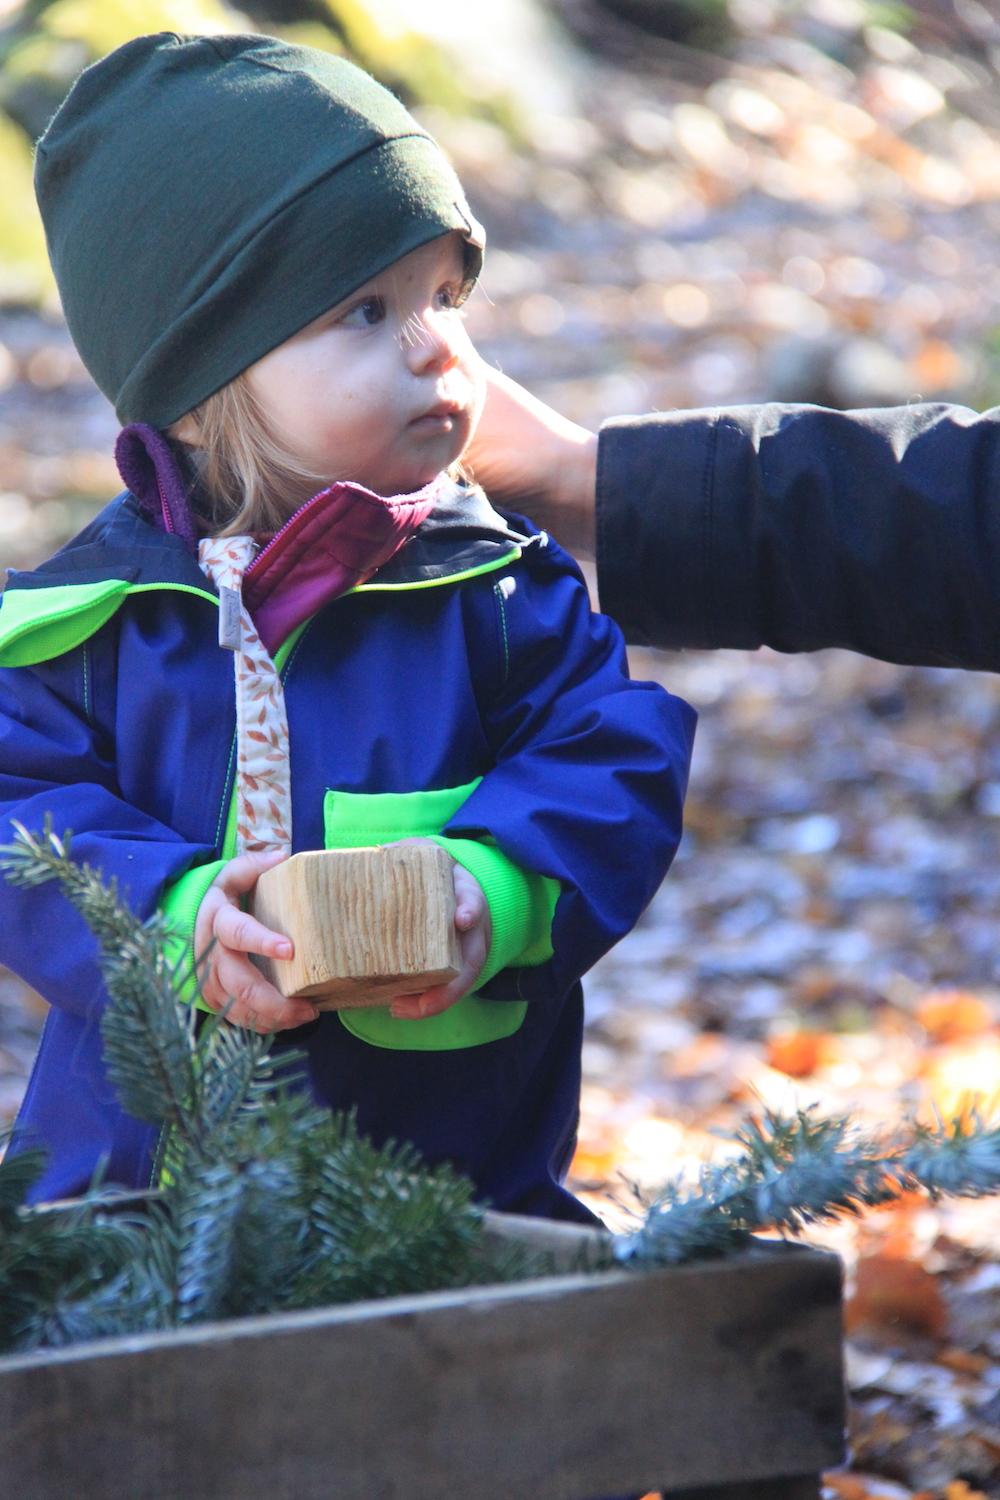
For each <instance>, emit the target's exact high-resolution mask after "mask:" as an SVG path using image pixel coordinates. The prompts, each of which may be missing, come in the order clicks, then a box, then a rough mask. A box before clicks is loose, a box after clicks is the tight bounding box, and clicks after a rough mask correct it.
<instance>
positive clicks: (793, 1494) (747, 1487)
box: [663, 1474, 821, 1500]
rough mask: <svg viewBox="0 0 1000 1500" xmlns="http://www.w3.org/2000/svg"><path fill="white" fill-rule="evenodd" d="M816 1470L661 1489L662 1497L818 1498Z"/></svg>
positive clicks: (681, 1499) (691, 1499) (705, 1499)
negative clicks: (788, 1476)
mask: <svg viewBox="0 0 1000 1500" xmlns="http://www.w3.org/2000/svg"><path fill="white" fill-rule="evenodd" d="M820 1492H821V1480H820V1476H819V1475H818V1474H804V1475H802V1476H801V1477H799V1478H796V1479H763V1480H761V1481H760V1482H759V1483H757V1484H712V1485H709V1487H708V1488H707V1489H697V1490H664V1492H663V1500H820Z"/></svg>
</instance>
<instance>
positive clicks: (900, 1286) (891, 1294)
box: [845, 1251, 948, 1338]
mask: <svg viewBox="0 0 1000 1500" xmlns="http://www.w3.org/2000/svg"><path fill="white" fill-rule="evenodd" d="M845 1320H846V1324H847V1327H848V1329H850V1330H854V1329H856V1328H859V1327H862V1326H872V1325H874V1326H875V1327H880V1328H888V1329H893V1328H898V1329H904V1330H906V1331H908V1332H911V1333H922V1334H929V1335H930V1336H931V1337H932V1338H943V1337H944V1334H945V1330H946V1328H947V1323H948V1313H947V1309H946V1307H945V1304H944V1299H943V1298H942V1296H941V1292H940V1290H939V1288H938V1283H937V1281H936V1280H935V1278H934V1277H933V1276H932V1275H931V1273H930V1272H929V1271H925V1270H924V1268H923V1266H921V1265H919V1264H918V1263H917V1262H916V1261H912V1260H906V1259H904V1258H903V1257H901V1256H896V1255H887V1254H885V1253H884V1252H882V1251H876V1253H875V1254H873V1255H865V1256H862V1257H861V1258H860V1259H859V1261H858V1264H857V1271H856V1275H855V1287H854V1293H853V1295H852V1296H851V1297H850V1298H849V1300H848V1303H847V1307H846V1310H845Z"/></svg>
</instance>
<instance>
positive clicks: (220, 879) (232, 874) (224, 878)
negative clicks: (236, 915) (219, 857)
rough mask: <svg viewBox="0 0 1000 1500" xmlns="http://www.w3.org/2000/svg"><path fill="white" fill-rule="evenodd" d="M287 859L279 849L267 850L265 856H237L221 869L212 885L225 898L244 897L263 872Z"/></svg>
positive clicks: (261, 854)
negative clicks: (223, 892)
mask: <svg viewBox="0 0 1000 1500" xmlns="http://www.w3.org/2000/svg"><path fill="white" fill-rule="evenodd" d="M287 858H288V855H287V854H285V853H284V852H283V851H282V850H280V849H272V850H269V851H268V852H267V853H266V854H263V853H256V854H238V855H237V856H236V858H235V859H231V860H230V861H229V863H228V864H227V865H224V866H223V867H222V869H221V870H220V871H219V873H218V875H216V877H215V880H214V882H213V884H214V885H217V886H218V887H219V888H220V890H223V891H225V893H226V895H227V896H245V895H246V893H247V891H252V890H253V888H254V886H255V885H256V884H257V881H258V880H259V879H260V877H261V875H263V873H264V871H265V870H270V869H272V868H273V867H274V866H275V865H280V864H281V862H282V860H283V859H287Z"/></svg>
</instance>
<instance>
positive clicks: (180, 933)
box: [160, 859, 228, 1010]
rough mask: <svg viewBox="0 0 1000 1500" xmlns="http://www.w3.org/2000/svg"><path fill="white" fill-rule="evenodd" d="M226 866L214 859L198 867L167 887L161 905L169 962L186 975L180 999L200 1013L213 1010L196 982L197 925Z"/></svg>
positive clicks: (224, 863) (181, 987)
mask: <svg viewBox="0 0 1000 1500" xmlns="http://www.w3.org/2000/svg"><path fill="white" fill-rule="evenodd" d="M227 863H228V861H227V860H224V859H214V860H212V862H211V864H207V865H195V866H194V868H193V869H191V870H187V871H186V872H185V873H184V874H183V875H181V876H180V878H179V879H178V880H175V881H174V882H173V884H172V885H168V886H167V887H166V889H165V890H164V892H163V897H162V899H161V901H160V914H161V916H163V917H165V918H166V921H167V923H168V925H169V927H170V929H171V931H170V933H169V935H168V937H167V941H166V944H165V949H166V954H167V958H168V960H169V961H170V963H172V964H176V965H177V966H178V968H179V970H180V972H181V973H182V974H184V975H185V978H184V981H183V983H182V984H181V985H180V987H179V989H178V991H177V997H178V999H180V1000H183V1001H184V1002H185V1003H186V1004H188V1005H190V1004H194V1005H196V1006H197V1007H198V1009H199V1010H210V1009H211V1007H210V1006H208V1005H206V1004H205V1002H204V1000H203V999H202V998H201V994H200V992H199V989H198V981H197V979H196V978H195V972H194V959H195V952H194V925H195V922H196V921H197V919H198V908H199V907H200V906H201V903H202V901H203V900H204V899H205V892H206V891H207V890H208V888H209V886H210V885H211V884H212V881H213V880H214V879H215V877H216V875H218V873H219V871H220V870H221V869H222V868H223V866H224V865H226V864H227Z"/></svg>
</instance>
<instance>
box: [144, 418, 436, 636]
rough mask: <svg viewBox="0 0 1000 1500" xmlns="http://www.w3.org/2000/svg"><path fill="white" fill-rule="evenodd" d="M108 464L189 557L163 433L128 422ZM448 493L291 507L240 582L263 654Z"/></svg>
mask: <svg viewBox="0 0 1000 1500" xmlns="http://www.w3.org/2000/svg"><path fill="white" fill-rule="evenodd" d="M115 458H116V460H117V463H118V469H119V472H120V474H121V476H122V478H123V479H124V481H125V483H126V484H127V485H128V487H129V489H130V490H131V491H132V494H133V495H135V497H136V499H137V500H138V502H139V504H140V506H141V507H142V509H143V511H144V512H145V514H146V515H147V516H148V517H149V519H150V521H151V522H152V523H153V525H154V526H157V527H159V528H160V529H161V530H163V531H168V532H171V533H172V534H174V535H175V536H179V537H181V539H182V540H183V541H184V543H185V545H186V546H187V547H189V548H190V550H191V551H192V552H194V553H195V554H197V551H198V532H199V529H200V528H199V527H198V524H197V520H196V517H195V515H194V512H193V511H192V509H191V506H190V503H189V498H188V490H187V488H186V487H185V484H184V480H183V476H182V474H181V471H180V467H179V465H178V462H177V458H176V456H175V454H174V451H173V449H172V448H171V446H170V444H169V443H168V441H167V439H166V438H165V437H164V436H163V434H162V433H161V432H158V431H157V429H156V428H155V427H150V426H148V425H147V424H146V423H145V422H134V423H132V425H131V426H129V427H125V428H123V429H122V431H121V433H119V436H118V442H117V444H116V446H115ZM452 487H453V481H451V480H449V479H448V478H447V477H446V476H444V475H438V477H437V478H436V479H434V480H432V481H431V483H430V484H428V485H426V486H425V487H424V488H423V489H422V490H417V491H416V492H415V493H414V494H412V495H393V496H383V495H376V494H375V493H374V492H373V491H372V490H367V489H365V488H364V486H363V485H360V484H354V483H351V482H349V481H341V482H339V483H337V484H333V485H331V486H330V487H329V488H328V489H325V490H321V491H320V493H319V494H318V495H314V496H313V498H312V499H311V500H308V501H306V503H305V505H301V506H300V507H299V509H298V510H297V511H295V513H294V515H292V516H291V517H290V518H289V519H288V520H287V521H286V522H285V524H284V526H282V528H281V530H280V531H278V532H276V533H275V535H274V536H273V537H271V538H270V540H268V541H267V543H266V545H265V546H263V547H262V549H261V551H260V552H259V553H258V554H257V556H256V557H255V558H254V560H253V562H252V563H251V564H250V566H249V567H248V568H247V570H246V573H245V574H244V578H243V602H244V603H245V604H246V606H247V609H248V610H249V611H250V614H251V616H252V618H253V622H254V624H255V625H256V627H257V631H258V633H259V635H260V638H261V640H262V641H263V642H264V645H265V646H266V647H267V649H268V651H269V652H271V654H272V655H273V654H274V652H275V651H276V650H277V648H278V646H280V644H281V642H282V641H283V640H285V639H286V638H287V637H288V635H290V633H291V632H292V631H293V630H294V629H295V627H296V626H297V625H300V624H301V623H302V621H303V620H307V619H308V618H309V616H310V615H313V614H315V613H316V611H317V610H318V609H321V608H322V607H323V605H324V604H329V603H330V601H331V600H332V599H336V598H338V597H339V596H340V595H341V594H344V593H346V592H347V591H348V589H352V588H355V587H356V586H357V585H358V584H359V583H364V582H365V581H366V580H367V579H369V578H370V577H371V576H372V574H373V573H375V572H376V571H377V570H378V569H379V568H381V567H384V565H385V564H386V563H387V562H388V561H389V559H390V558H391V557H393V556H395V554H396V553H397V552H398V551H399V549H400V548H401V547H402V546H403V545H404V543H405V542H406V541H407V540H408V539H409V538H410V537H411V536H412V535H413V533H414V532H415V531H416V530H417V528H418V527H419V526H420V524H421V522H422V521H423V520H424V519H425V518H426V517H427V516H428V515H429V514H430V512H431V511H432V510H433V509H434V507H435V505H437V504H438V503H439V502H440V501H441V500H442V499H443V498H445V496H446V494H447V493H448V492H449V490H450V489H451V488H452ZM261 540H262V541H263V540H264V539H263V538H261Z"/></svg>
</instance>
